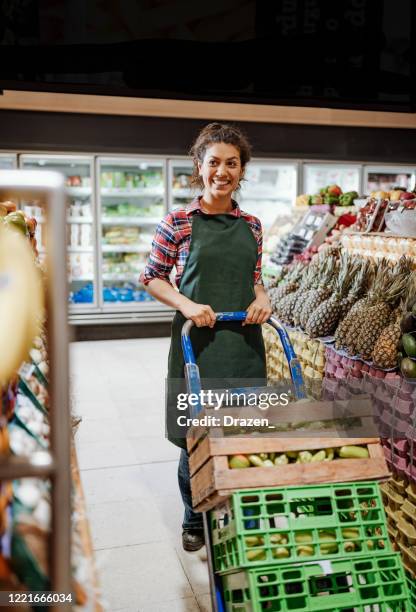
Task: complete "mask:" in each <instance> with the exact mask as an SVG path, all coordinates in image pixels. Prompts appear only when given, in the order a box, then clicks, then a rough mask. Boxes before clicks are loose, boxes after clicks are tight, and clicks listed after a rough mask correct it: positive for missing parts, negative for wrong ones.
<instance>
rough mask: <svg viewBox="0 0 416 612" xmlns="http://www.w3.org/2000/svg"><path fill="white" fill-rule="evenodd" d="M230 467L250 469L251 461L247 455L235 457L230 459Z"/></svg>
mask: <svg viewBox="0 0 416 612" xmlns="http://www.w3.org/2000/svg"><path fill="white" fill-rule="evenodd" d="M228 465H229V466H230V468H231V469H239V468H248V467H250V461H249V460H248V459H247V457H246V456H245V455H233V456H232V457H231V458H230V459H229V461H228Z"/></svg>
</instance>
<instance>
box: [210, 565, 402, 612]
mask: <svg viewBox="0 0 416 612" xmlns="http://www.w3.org/2000/svg"><path fill="white" fill-rule="evenodd" d="M222 584H223V591H224V600H225V608H226V611H227V612H265V611H267V612H289V611H290V612H292V611H294V610H296V611H298V612H313V611H314V610H319V611H324V610H331V611H332V612H352V611H354V612H376V611H377V612H410V610H412V608H411V607H409V606H410V603H409V593H408V589H407V586H406V578H405V575H404V570H403V567H402V563H401V560H400V555H399V554H398V553H392V554H389V555H383V556H376V557H361V558H355V559H346V558H344V559H335V560H332V561H320V562H319V561H317V562H312V563H305V564H301V563H298V564H292V565H286V566H285V567H282V566H278V567H276V566H275V567H263V568H253V569H246V570H243V571H240V572H237V573H234V574H226V575H224V576H222Z"/></svg>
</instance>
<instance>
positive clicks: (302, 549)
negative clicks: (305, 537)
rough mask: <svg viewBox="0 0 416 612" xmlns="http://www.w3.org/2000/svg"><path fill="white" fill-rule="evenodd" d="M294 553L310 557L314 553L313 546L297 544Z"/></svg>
mask: <svg viewBox="0 0 416 612" xmlns="http://www.w3.org/2000/svg"><path fill="white" fill-rule="evenodd" d="M296 553H297V555H298V556H299V557H311V556H312V555H313V554H314V553H315V548H314V547H313V546H306V545H304V546H298V547H297V548H296Z"/></svg>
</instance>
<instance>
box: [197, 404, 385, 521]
mask: <svg viewBox="0 0 416 612" xmlns="http://www.w3.org/2000/svg"><path fill="white" fill-rule="evenodd" d="M358 404H359V402H358ZM358 404H357V405H356V406H355V408H353V409H351V410H350V411H349V414H348V416H351V415H354V414H358V413H359V414H360V415H361V416H362V415H363V414H364V413H366V412H367V413H368V409H366V408H365V405H364V404H361V405H358ZM305 410H307V412H308V413H309V419H311V418H313V419H315V418H316V420H325V419H327V420H330V419H331V418H332V419H333V418H334V412H333V402H317V403H313V402H311V403H310V404H309V403H308V404H306V403H305V404H299V405H289V406H288V407H286V408H282V407H279V408H278V413H277V414H276V415H275V420H277V421H279V422H288V418H290V419H291V421H292V422H295V421H296V422H297V421H301V420H302V416H303V418H305ZM207 412H208V411H205V414H206V413H207ZM241 413H244V410H243V411H242V412H240V414H241ZM209 414H212V411H211V412H209ZM311 414H313V417H311ZM202 415H203V413H201V416H202ZM270 415H271V416H272V413H270ZM223 434H224V430H223V428H220V427H211V428H209V427H208V428H207V427H201V426H199V427H192V428H191V429H190V431H189V434H188V450H189V453H190V456H189V470H190V474H191V488H192V499H193V504H194V507H195V509H196V510H197V511H200V512H202V511H207V510H210V509H211V508H213V507H214V506H216V505H217V504H219V503H221V502H222V501H224V498H226V497H228V496H229V495H230V494H231V493H232V492H233V491H234V490H236V489H249V488H262V487H274V486H288V485H305V484H320V483H333V482H353V481H360V480H375V479H385V478H389V476H390V473H389V470H388V467H387V464H386V460H385V457H384V452H383V449H382V447H381V445H380V440H379V438H378V437H368V436H361V437H360V436H358V435H357V434H356V433H354V435H353V436H351V434H350V432H349V435H348V437H342V438H341V437H339V432H338V431H331V430H328V431H327V430H322V431H321V434H320V435H318V434H317V435H314V436H310V437H295V436H293V434H291V437H290V438H284V437H282V434H280V435H278V436H277V437H270V434H267V433H265V434H260V435H252V436H249V435H244V436H232V437H226V436H224V435H223ZM351 444H354V445H366V446H367V448H368V451H369V458H368V459H336V460H334V461H329V462H318V463H305V464H287V465H282V466H275V467H249V468H245V469H230V468H229V467H228V457H229V456H230V455H235V454H240V453H241V454H244V455H248V454H257V453H261V452H263V453H270V452H276V453H283V452H286V451H295V450H297V451H299V450H317V449H320V448H339V447H341V446H345V445H351Z"/></svg>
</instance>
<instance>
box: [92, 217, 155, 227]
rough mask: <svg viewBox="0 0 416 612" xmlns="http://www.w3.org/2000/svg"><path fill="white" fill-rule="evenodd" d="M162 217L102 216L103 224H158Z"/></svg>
mask: <svg viewBox="0 0 416 612" xmlns="http://www.w3.org/2000/svg"><path fill="white" fill-rule="evenodd" d="M159 221H160V217H115V216H114V217H110V216H107V217H101V223H102V224H103V225H157V224H158V223H159Z"/></svg>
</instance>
